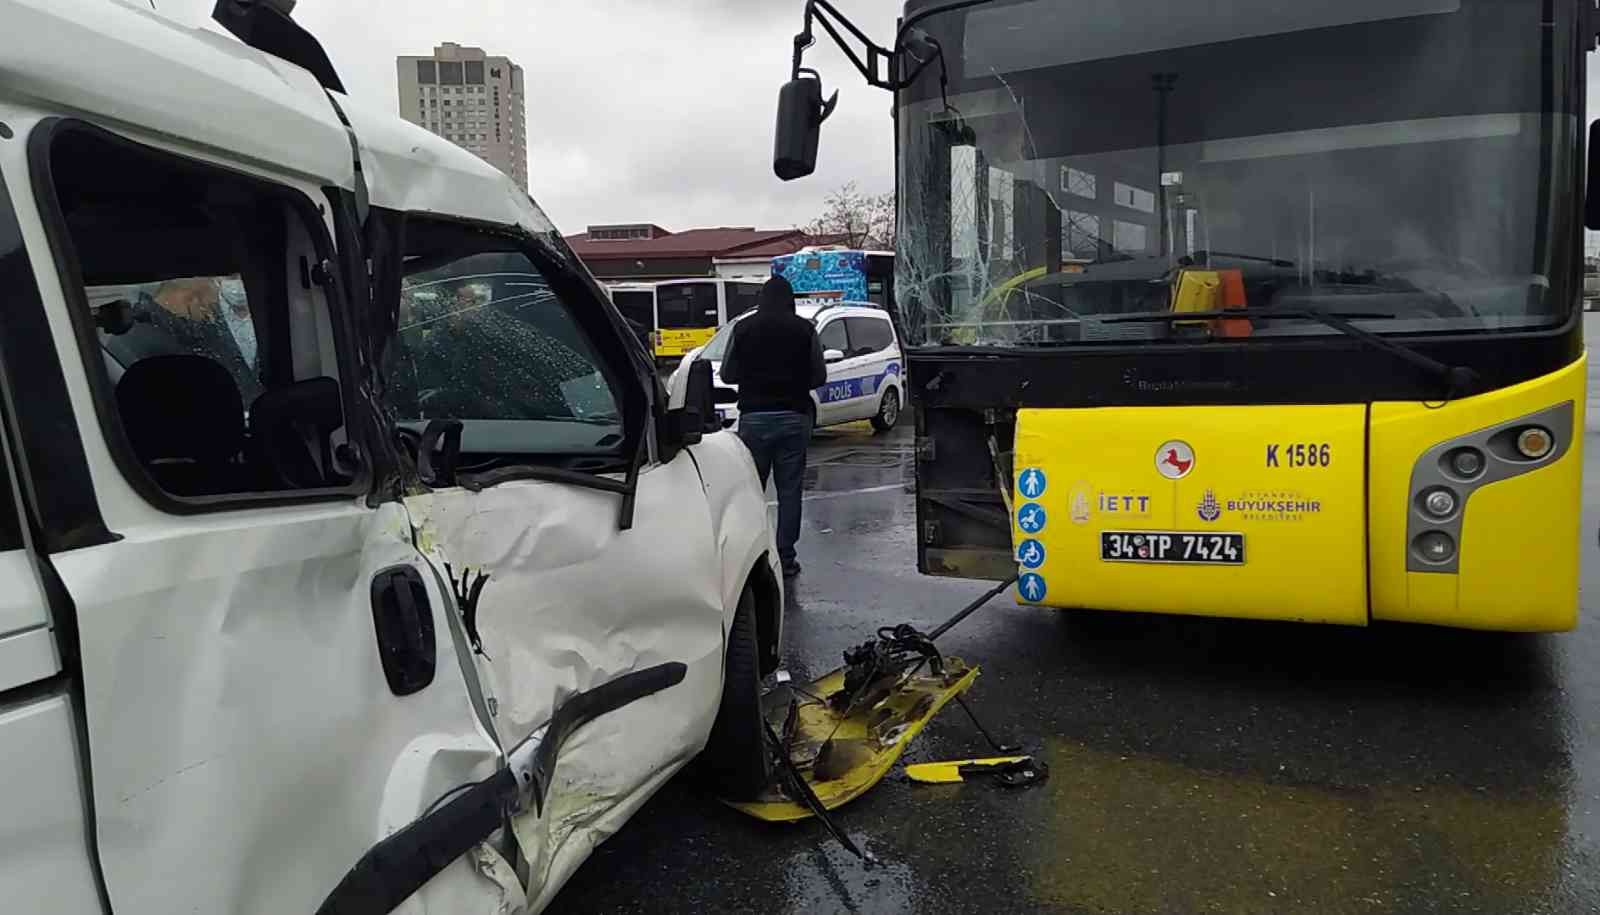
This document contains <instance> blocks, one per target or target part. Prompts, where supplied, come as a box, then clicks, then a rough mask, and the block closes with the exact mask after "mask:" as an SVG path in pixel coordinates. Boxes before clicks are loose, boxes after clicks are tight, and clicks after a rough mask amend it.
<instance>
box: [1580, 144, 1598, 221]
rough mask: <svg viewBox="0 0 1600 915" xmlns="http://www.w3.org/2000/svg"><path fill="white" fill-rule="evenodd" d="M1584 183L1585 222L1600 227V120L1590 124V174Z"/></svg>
mask: <svg viewBox="0 0 1600 915" xmlns="http://www.w3.org/2000/svg"><path fill="white" fill-rule="evenodd" d="M1584 184H1585V188H1584V190H1585V191H1586V192H1587V196H1586V197H1585V198H1584V201H1583V224H1584V226H1585V227H1586V228H1590V229H1600V121H1595V122H1594V123H1592V124H1590V125H1589V174H1588V179H1587V180H1586V181H1585V182H1584Z"/></svg>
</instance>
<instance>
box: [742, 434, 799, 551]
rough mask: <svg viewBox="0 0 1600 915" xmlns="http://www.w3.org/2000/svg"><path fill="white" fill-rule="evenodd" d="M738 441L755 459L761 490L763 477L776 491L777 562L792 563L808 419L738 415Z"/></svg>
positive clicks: (765, 484) (764, 481) (796, 538)
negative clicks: (770, 476) (772, 480)
mask: <svg viewBox="0 0 1600 915" xmlns="http://www.w3.org/2000/svg"><path fill="white" fill-rule="evenodd" d="M739 438H740V439H741V440H742V441H743V442H744V444H745V447H747V448H749V449H750V454H751V456H752V457H754V458H755V459H756V473H758V474H760V475H761V488H762V489H766V487H767V475H768V474H769V473H770V474H772V475H773V476H774V478H775V479H774V486H775V488H776V489H777V490H778V530H777V534H778V559H779V561H781V562H783V563H784V564H785V565H787V564H789V563H791V562H793V561H794V544H795V541H797V540H799V539H800V483H801V481H802V478H804V477H805V475H806V446H807V445H808V444H810V443H811V417H810V416H807V415H806V414H804V413H790V412H782V413H741V414H739Z"/></svg>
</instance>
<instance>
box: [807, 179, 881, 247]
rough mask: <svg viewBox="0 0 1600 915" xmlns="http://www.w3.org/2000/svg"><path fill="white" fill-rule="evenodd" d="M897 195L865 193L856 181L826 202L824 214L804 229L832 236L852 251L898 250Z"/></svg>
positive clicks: (850, 182) (832, 195)
mask: <svg viewBox="0 0 1600 915" xmlns="http://www.w3.org/2000/svg"><path fill="white" fill-rule="evenodd" d="M894 221H895V220H894V193H893V192H889V193H883V194H864V193H862V192H861V191H860V190H859V189H858V188H857V187H856V183H855V182H854V181H847V182H845V183H844V184H842V185H840V186H839V187H838V188H837V189H835V190H834V191H833V192H832V193H830V194H828V196H827V197H826V198H824V199H823V201H822V215H821V216H818V217H817V218H816V219H814V220H812V221H811V222H809V223H806V224H805V225H803V226H801V227H800V228H801V230H802V231H804V232H805V233H806V234H807V235H811V236H813V237H817V236H832V237H835V238H838V239H839V244H842V245H844V246H846V247H849V248H885V249H888V250H893V249H894V228H895V226H894Z"/></svg>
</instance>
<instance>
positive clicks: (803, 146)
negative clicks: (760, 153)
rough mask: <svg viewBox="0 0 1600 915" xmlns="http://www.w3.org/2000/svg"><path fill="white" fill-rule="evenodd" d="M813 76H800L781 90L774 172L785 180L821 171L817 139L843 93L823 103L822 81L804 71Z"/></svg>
mask: <svg viewBox="0 0 1600 915" xmlns="http://www.w3.org/2000/svg"><path fill="white" fill-rule="evenodd" d="M799 73H801V74H804V73H810V74H811V75H810V76H803V75H796V77H795V78H794V79H791V80H789V81H788V82H787V83H784V84H783V88H782V89H779V90H778V127H777V135H776V137H775V139H774V141H773V145H772V171H773V173H775V174H776V175H777V176H778V177H779V178H781V179H783V180H784V181H793V180H794V179H796V178H804V177H805V176H806V175H809V174H811V173H812V172H814V171H816V169H817V139H818V138H819V137H820V135H821V134H822V122H823V121H826V120H827V119H828V115H830V114H832V113H833V108H834V106H835V105H837V104H839V92H838V90H834V93H833V95H832V96H830V97H829V98H828V100H827V101H823V100H822V78H821V77H820V76H818V75H817V74H816V73H815V72H814V71H811V70H801V71H799Z"/></svg>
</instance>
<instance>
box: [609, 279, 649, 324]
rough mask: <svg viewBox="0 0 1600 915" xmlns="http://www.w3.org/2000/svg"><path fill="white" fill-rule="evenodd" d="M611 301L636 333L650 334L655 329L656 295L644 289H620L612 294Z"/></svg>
mask: <svg viewBox="0 0 1600 915" xmlns="http://www.w3.org/2000/svg"><path fill="white" fill-rule="evenodd" d="M611 301H612V302H613V303H614V304H615V305H616V306H617V311H620V312H622V317H623V318H624V319H626V320H627V322H628V327H629V328H631V329H632V330H633V332H634V333H636V334H648V333H649V332H650V331H652V330H654V329H655V326H656V314H655V312H656V297H655V293H653V292H650V291H649V290H644V289H619V290H615V291H613V292H612V293H611Z"/></svg>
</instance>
